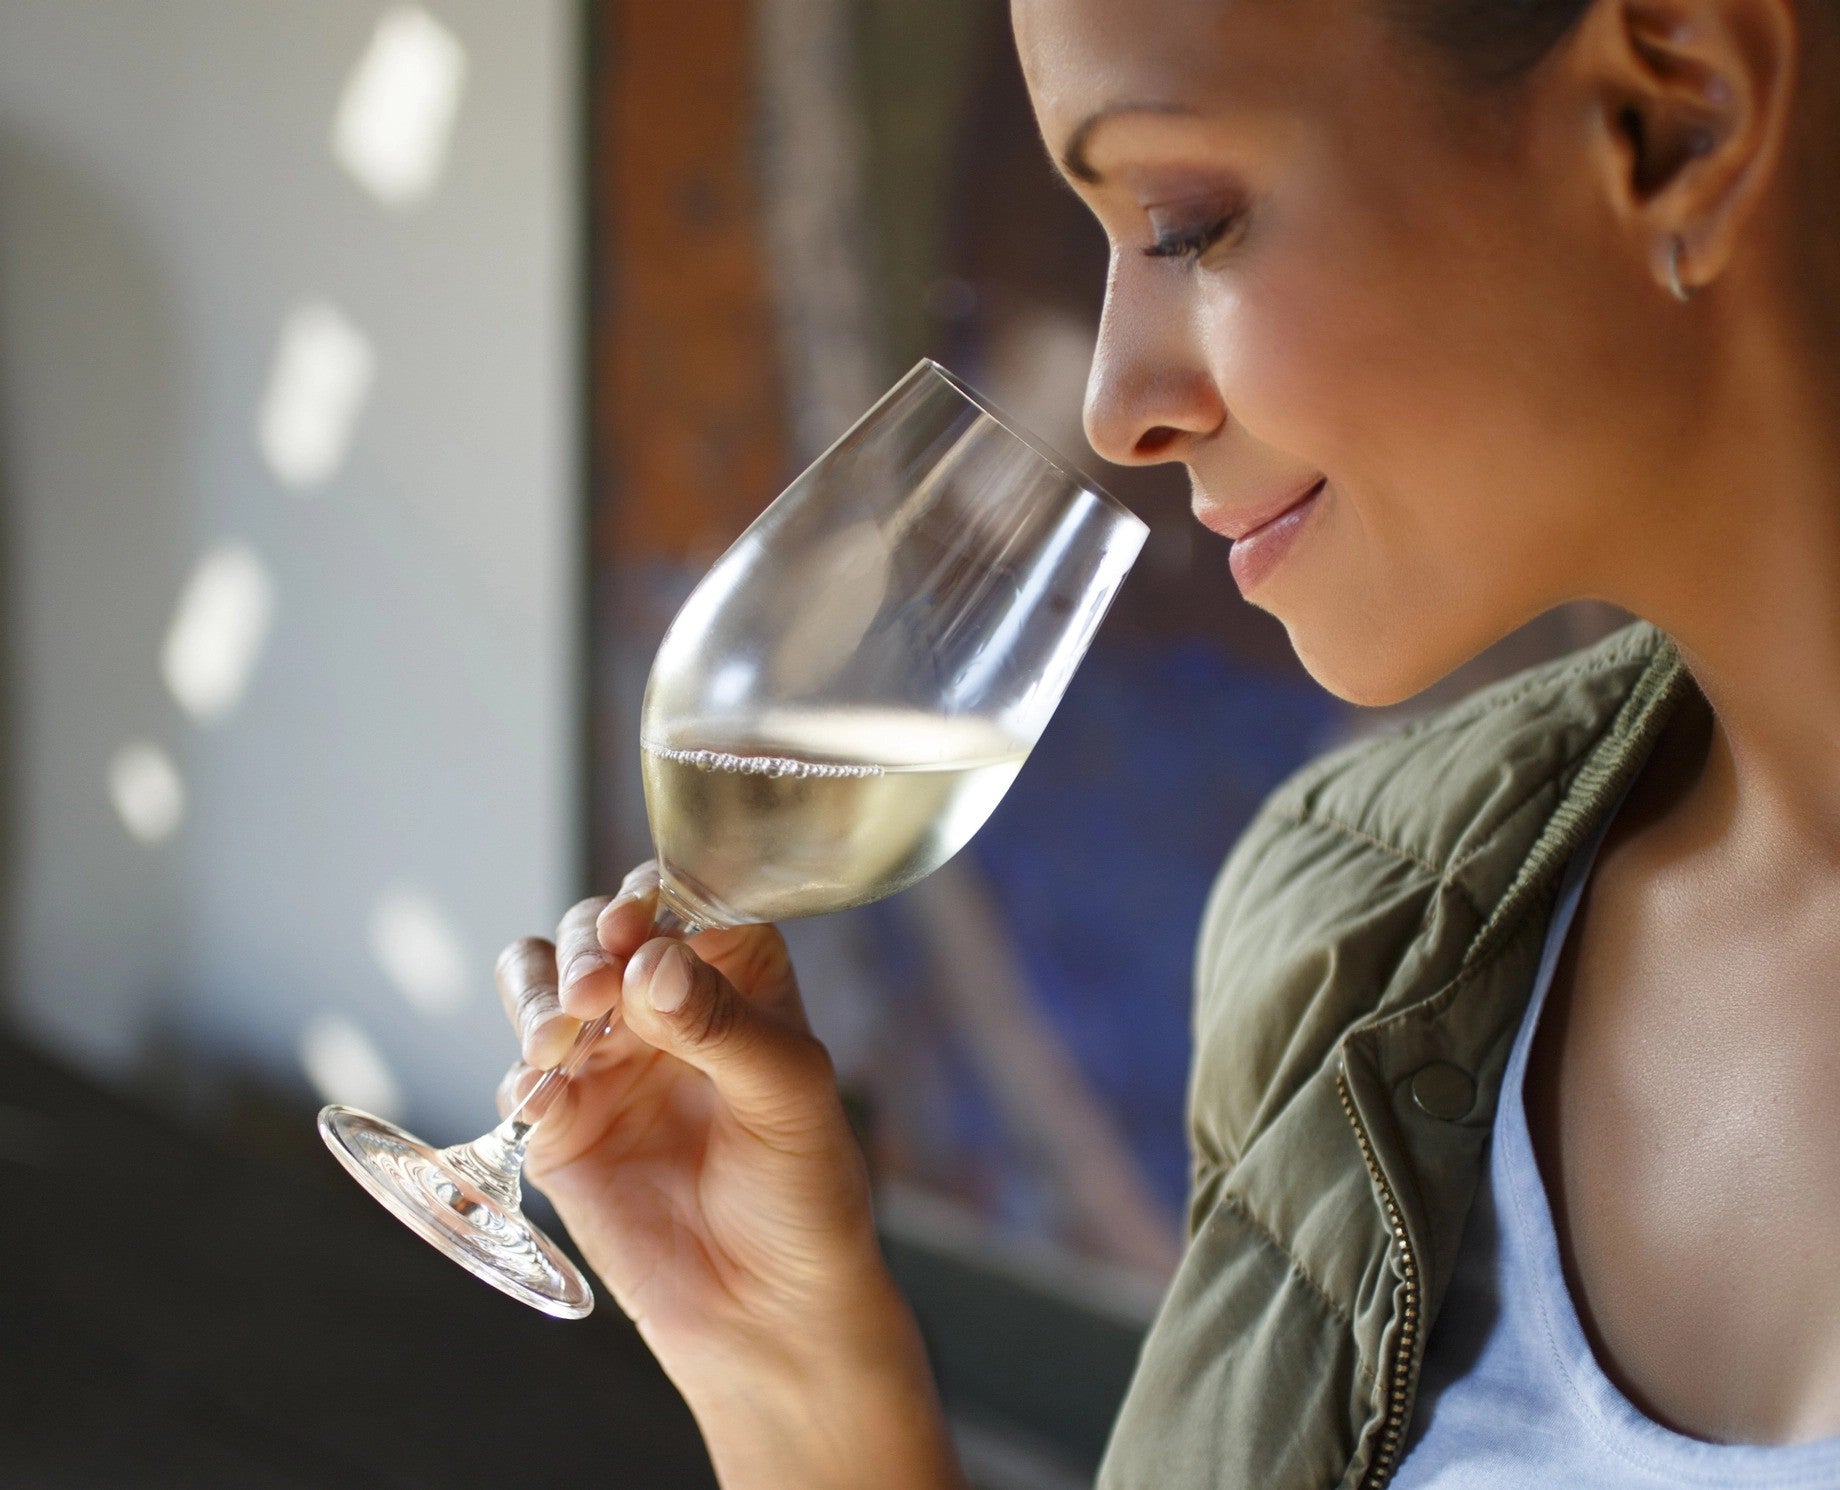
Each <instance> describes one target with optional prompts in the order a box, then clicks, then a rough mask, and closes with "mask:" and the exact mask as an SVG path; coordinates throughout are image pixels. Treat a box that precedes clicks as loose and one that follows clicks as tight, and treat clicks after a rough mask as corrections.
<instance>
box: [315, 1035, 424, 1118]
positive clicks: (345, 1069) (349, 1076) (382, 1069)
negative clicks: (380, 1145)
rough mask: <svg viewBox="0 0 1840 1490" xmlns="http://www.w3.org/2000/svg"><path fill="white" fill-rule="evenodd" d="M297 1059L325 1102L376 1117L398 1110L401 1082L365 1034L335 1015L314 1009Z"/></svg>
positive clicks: (389, 1115) (399, 1113) (393, 1115)
mask: <svg viewBox="0 0 1840 1490" xmlns="http://www.w3.org/2000/svg"><path fill="white" fill-rule="evenodd" d="M299 1053H300V1064H301V1068H302V1069H303V1070H305V1072H306V1073H307V1080H309V1081H310V1082H312V1083H313V1089H314V1090H315V1091H316V1092H318V1093H319V1094H320V1096H321V1097H322V1098H324V1099H325V1100H326V1101H328V1102H345V1103H348V1104H350V1105H351V1106H353V1107H361V1108H363V1109H364V1111H366V1112H373V1113H375V1114H376V1115H377V1116H378V1117H382V1118H392V1119H395V1118H400V1117H401V1116H402V1115H403V1092H402V1085H401V1083H399V1082H398V1081H397V1079H396V1077H395V1074H394V1073H393V1072H392V1071H391V1070H390V1067H389V1063H388V1062H387V1061H385V1060H384V1058H383V1055H382V1053H381V1052H380V1051H379V1050H378V1049H377V1047H376V1046H375V1045H373V1044H372V1043H371V1040H370V1037H369V1036H368V1035H366V1034H365V1033H364V1031H363V1030H361V1029H359V1028H358V1027H357V1025H355V1024H353V1023H352V1022H351V1021H350V1020H349V1019H346V1018H345V1017H344V1016H342V1015H339V1014H318V1015H315V1016H314V1017H313V1018H312V1019H311V1020H309V1021H308V1022H307V1025H306V1027H305V1028H304V1029H303V1030H301V1032H300V1046H299Z"/></svg>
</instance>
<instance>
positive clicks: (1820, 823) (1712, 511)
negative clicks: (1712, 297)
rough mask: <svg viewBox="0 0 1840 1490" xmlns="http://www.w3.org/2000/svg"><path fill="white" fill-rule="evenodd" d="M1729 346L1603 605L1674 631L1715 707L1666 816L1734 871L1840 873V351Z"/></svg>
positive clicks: (1800, 343)
mask: <svg viewBox="0 0 1840 1490" xmlns="http://www.w3.org/2000/svg"><path fill="white" fill-rule="evenodd" d="M1734 340H1735V338H1734ZM1785 346H1787V347H1790V348H1791V350H1788V351H1785V350H1784V348H1785ZM1730 350H1731V355H1730V356H1729V357H1726V358H1721V359H1720V363H1721V364H1722V366H1721V367H1720V369H1719V372H1720V374H1722V375H1714V374H1713V373H1712V370H1710V369H1709V374H1708V378H1707V384H1708V399H1707V403H1706V409H1707V411H1708V417H1707V420H1706V426H1705V428H1703V429H1702V430H1701V431H1700V432H1699V435H1700V438H1698V439H1697V440H1696V441H1695V442H1694V447H1693V449H1692V451H1691V453H1690V455H1689V457H1688V459H1687V460H1685V461H1684V462H1683V467H1684V471H1683V482H1682V485H1681V488H1680V489H1679V490H1678V492H1677V493H1676V494H1675V500H1673V501H1672V502H1671V503H1668V504H1664V505H1663V506H1662V508H1661V509H1660V510H1659V513H1658V519H1657V522H1656V524H1655V526H1654V531H1653V532H1651V533H1650V534H1649V535H1647V538H1646V540H1645V541H1643V542H1641V543H1639V544H1637V545H1632V547H1631V552H1630V554H1629V559H1630V561H1631V562H1630V565H1629V570H1630V572H1629V573H1627V574H1626V575H1624V576H1622V578H1625V579H1627V580H1628V586H1627V589H1628V593H1627V595H1626V596H1612V597H1611V598H1613V599H1616V600H1617V601H1618V603H1619V604H1622V605H1624V606H1625V607H1626V608H1628V609H1630V610H1632V611H1634V612H1635V613H1636V614H1638V615H1641V616H1644V617H1646V618H1647V619H1649V620H1651V621H1653V622H1654V623H1655V624H1656V625H1657V626H1660V627H1661V628H1662V629H1663V630H1665V631H1666V632H1667V633H1668V634H1669V635H1670V636H1672V637H1673V638H1674V640H1675V642H1676V644H1677V645H1678V646H1679V648H1680V652H1681V656H1682V658H1683V660H1684V661H1685V662H1686V664H1687V666H1688V668H1689V670H1690V671H1691V672H1692V674H1693V677H1694V680H1695V682H1696V683H1697V684H1698V685H1699V688H1700V691H1701V692H1702V693H1703V694H1704V695H1705V697H1706V699H1707V701H1708V702H1709V703H1710V704H1711V707H1712V712H1713V719H1712V727H1711V735H1710V739H1709V742H1708V748H1707V749H1706V751H1705V753H1704V757H1703V765H1702V766H1701V768H1700V770H1699V774H1698V777H1697V779H1696V780H1695V781H1694V782H1693V783H1692V784H1691V786H1690V789H1689V791H1688V793H1687V794H1686V795H1685V796H1684V797H1683V798H1682V800H1681V803H1680V811H1681V813H1682V814H1683V815H1684V816H1685V817H1687V818H1689V819H1691V820H1692V821H1694V822H1695V823H1696V824H1697V825H1698V826H1699V827H1700V828H1701V829H1702V830H1703V831H1704V832H1705V833H1706V835H1707V836H1708V837H1709V838H1710V840H1711V841H1712V842H1715V843H1716V844H1717V845H1718V848H1719V853H1720V855H1721V857H1722V858H1723V859H1724V861H1725V862H1727V863H1728V864H1730V865H1732V866H1733V867H1739V868H1744V869H1747V870H1751V871H1756V872H1762V871H1763V870H1765V869H1766V868H1768V869H1771V870H1774V871H1778V872H1781V871H1792V872H1796V873H1814V874H1819V875H1822V876H1834V875H1840V380H1836V379H1834V378H1833V377H1832V375H1831V371H1830V370H1831V369H1832V368H1833V367H1834V366H1836V365H1840V347H1836V348H1832V349H1827V355H1825V356H1820V355H1817V349H1812V348H1809V347H1808V346H1807V344H1806V339H1805V335H1804V334H1801V333H1796V334H1793V335H1791V336H1784V337H1780V338H1777V345H1776V346H1775V347H1769V346H1761V345H1752V346H1749V347H1739V346H1733V347H1731V349H1730Z"/></svg>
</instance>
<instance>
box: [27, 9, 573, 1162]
mask: <svg viewBox="0 0 1840 1490" xmlns="http://www.w3.org/2000/svg"><path fill="white" fill-rule="evenodd" d="M427 9H428V11H429V13H430V14H432V15H433V16H435V17H436V18H437V19H438V20H439V21H440V23H441V24H442V25H443V26H445V27H446V28H447V29H448V30H449V31H450V32H451V33H452V34H453V35H454V36H455V37H457V38H458V40H459V41H460V42H461V44H462V45H463V46H464V48H465V52H466V57H467V63H468V66H467V70H466V74H465V83H464V88H463V91H462V94H461V101H460V105H459V111H458V115H457V119H456V123H455V125H454V129H453V133H452V136H451V148H450V151H449V154H448V157H447V167H446V170H445V172H444V174H443V175H442V176H441V178H440V179H439V181H438V183H437V185H436V187H435V189H434V190H433V192H432V194H431V195H429V196H428V197H427V198H426V199H425V200H423V201H421V202H419V203H417V204H414V205H411V206H407V207H398V208H391V207H387V206H385V205H383V204H382V203H380V202H379V201H378V200H376V199H375V198H374V197H373V196H371V195H370V194H368V193H367V192H366V191H365V190H364V189H363V188H362V187H361V186H360V185H359V184H358V183H357V181H356V180H355V179H354V178H353V177H352V176H351V175H350V174H348V173H347V172H346V171H345V170H344V169H342V168H341V167H340V165H339V164H338V163H337V161H336V160H335V159H334V157H333V153H332V150H331V134H332V121H333V115H334V110H335V106H336V104H337V102H338V99H339V97H340V94H341V90H342V88H343V87H344V84H345V81H346V78H347V76H348V74H349V73H350V72H351V69H352V67H353V65H354V64H355V62H356V61H357V59H358V57H359V56H360V54H361V53H362V52H363V51H364V49H365V47H366V44H367V43H368V41H369V40H370V38H371V36H372V33H373V29H374V28H375V26H376V25H377V22H378V19H379V16H380V15H381V14H382V13H383V11H384V10H385V6H384V5H383V4H381V3H377V0H294V3H281V0H262V3H256V0H236V3H226V0H159V3H150V0H0V499H3V506H0V552H3V555H4V557H3V568H0V649H3V653H4V656H5V658H6V670H7V677H6V695H5V708H4V714H3V715H0V724H3V725H4V735H3V736H0V749H3V751H4V755H3V758H0V763H3V768H4V774H3V776H0V840H3V845H4V862H5V865H6V869H5V881H4V890H5V909H6V923H5V931H6V937H5V945H4V952H5V967H4V975H5V979H6V994H5V996H4V997H5V1004H6V1006H7V1009H6V1013H7V1017H8V1018H10V1020H11V1022H12V1023H13V1024H14V1025H15V1026H16V1027H17V1028H18V1029H19V1030H21V1031H22V1032H23V1033H24V1034H25V1035H26V1037H27V1038H28V1039H31V1040H33V1041H36V1042H38V1043H40V1044H42V1045H45V1046H47V1047H49V1048H53V1049H55V1050H57V1051H59V1052H62V1053H64V1054H66V1055H67V1056H69V1057H72V1058H74V1059H75V1060H77V1061H78V1062H80V1063H81V1064H84V1065H86V1066H88V1067H89V1068H91V1069H93V1070H96V1071H98V1072H102V1073H109V1074H114V1075H118V1076H124V1077H127V1076H132V1075H133V1073H134V1072H136V1070H137V1069H139V1068H141V1067H142V1066H144V1064H145V1063H146V1062H147V1060H148V1059H150V1057H151V1053H152V1052H153V1051H154V1050H156V1049H157V1048H160V1047H169V1046H171V1044H172V1043H173V1042H178V1043H179V1044H181V1045H182V1046H183V1047H184V1048H185V1049H187V1050H189V1051H192V1052H198V1053H202V1054H203V1055H204V1056H206V1057H208V1058H211V1059H216V1060H221V1061H223V1062H225V1063H228V1064H233V1065H236V1066H239V1067H250V1066H253V1067H256V1068H259V1069H261V1070H264V1071H267V1072H269V1073H272V1074H273V1075H275V1076H277V1077H278V1078H280V1079H282V1080H284V1081H287V1082H300V1081H302V1079H303V1078H302V1076H301V1065H300V1060H299V1042H300V1036H301V1033H302V1031H303V1029H304V1028H306V1027H308V1026H309V1025H310V1024H311V1023H312V1021H313V1020H314V1019H315V1017H316V1016H318V1015H321V1014H323V1013H326V1012H333V1013H337V1014H339V1015H342V1016H344V1017H347V1018H349V1019H351V1020H352V1021H354V1022H355V1023H356V1024H357V1025H358V1026H359V1027H360V1028H361V1030H362V1031H363V1032H364V1033H365V1034H366V1036H367V1037H368V1038H369V1039H370V1040H371V1041H372V1042H373V1043H374V1044H375V1046H376V1047H377V1048H378V1049H379V1050H380V1052H381V1053H382V1054H383V1055H384V1057H385V1058H386V1059H387V1061H388V1062H389V1064H390V1066H391V1067H392V1068H394V1070H395V1072H396V1074H397V1077H398V1078H399V1081H400V1083H401V1084H402V1086H403V1087H404V1088H405V1089H406V1091H407V1093H408V1098H409V1100H408V1104H407V1111H408V1114H409V1116H410V1117H411V1118H412V1119H414V1120H416V1121H420V1122H424V1123H427V1124H429V1125H431V1126H440V1127H442V1128H443V1129H445V1128H446V1127H448V1126H453V1127H454V1128H455V1129H456V1131H455V1132H454V1133H453V1134H452V1135H450V1136H460V1134H459V1131H458V1130H460V1129H468V1128H474V1127H477V1126H480V1125H481V1123H482V1122H483V1120H484V1119H485V1118H486V1117H487V1116H488V1115H489V1111H490V1095H491V1088H492V1084H493V1082H494V1080H495V1079H496V1076H497V1074H498V1072H499V1070H500V1069H501V1068H502V1066H503V1064H504V1062H505V1060H506V1059H508V1058H509V1056H510V1054H511V1042H510V1039H509V1036H508V1034H507V1032H506V1031H505V1030H504V1027H503V1025H502V1021H501V1019H500V1016H499V1014H498V1013H497V1010H496V1007H495V1000H494V997H493V994H492V989H491V959H492V956H493V954H494V953H495V951H496V950H497V948H498V947H499V946H500V945H501V944H502V943H503V942H504V941H506V940H508V939H509V938H510V937H512V936H513V935H515V934H517V933H519V932H522V931H525V930H530V929H536V928H541V927H543V926H545V925H547V924H553V922H554V919H555V916H556V914H557V913H558V911H559V910H560V909H562V908H563V906H564V905H565V904H566V901H567V900H568V899H569V898H570V896H571V894H572V892H573V891H574V889H575V886H574V884H573V878H574V872H575V867H576V866H575V854H576V848H577V825H576V824H575V822H574V820H573V816H572V814H573V811H574V809H575V806H576V801H575V798H576V777H577V768H578V761H577V758H576V754H577V752H576V740H577V735H578V730H577V722H576V721H577V700H576V696H575V694H576V670H577V665H578V656H579V646H580V637H579V636H578V634H577V633H578V630H579V623H578V598H577V590H578V586H577V569H578V567H579V560H578V534H579V532H580V531H581V529H582V523H581V520H580V517H579V512H578V498H577V493H576V490H575V475H576V472H575V465H576V462H575V451H576V445H577V418H576V404H577V391H576V389H577V370H576V366H575V362H576V357H575V344H576V340H577V332H578V320H579V316H580V307H579V305H578V296H577V293H576V272H577V266H576V257H577V234H578V227H577V221H578V214H579V210H580V204H579V200H578V197H579V192H578V188H577V183H576V157H577V148H578V139H577V135H578V131H577V127H576V122H575V119H576V111H577V97H576V93H577V88H576V72H577V47H578V38H577V35H576V14H575V7H574V6H573V5H572V4H570V3H568V0H519V3H518V4H516V5H507V4H503V3H501V0H428V5H427ZM316 298H325V299H329V300H330V301H332V302H333V303H335V304H336V305H337V306H339V307H340V308H341V309H342V310H343V312H344V313H345V314H346V315H347V316H348V317H349V318H350V320H351V321H352V322H353V323H354V324H355V325H356V326H358V327H359V328H361V330H362V331H363V332H364V333H365V334H366V335H367V336H368V337H369V339H370V341H371V343H372V345H373V347H374V349H375V356H376V373H375V379H374V383H373V385H372V388H371V392H370V395H369V397H368V399H367V401H366V402H365V404H364V406H363V408H362V411H361V413H360V415H359V417H358V419H357V422H356V425H355V433H354V437H353V440H352V443H351V446H350V451H349V457H348V459H347V460H346V462H345V463H344V465H343V467H342V468H341V469H340V470H339V471H338V472H337V473H336V475H334V476H333V477H332V478H331V479H329V480H328V481H326V482H325V483H324V484H323V485H322V486H320V487H319V488H318V489H317V490H315V491H313V492H311V493H309V494H301V493H298V492H295V491H291V490H288V489H286V488H285V487H284V486H283V485H282V484H281V483H280V482H279V481H278V480H277V479H276V477H275V476H274V475H273V474H272V473H271V471H270V470H269V468H268V466H267V465H266V464H265V463H264V460H263V458H262V454H261V450H260V448H259V446H258V442H257V437H256V427H257V415H258V408H259V405H260V401H261V397H262V392H263V388H264V385H265V382H266V379H267V377H268V372H269V366H270V362H271V359H272V358H273V356H274V352H275V348H276V340H277V336H278V333H279V329H280V327H281V324H282V321H283V318H284V317H285V316H286V315H287V314H288V312H289V311H290V310H291V309H293V308H294V307H295V306H297V305H298V304H300V303H302V302H303V301H306V300H309V299H316ZM224 540H237V541H240V542H242V543H246V544H247V545H248V546H249V547H250V548H251V549H252V550H253V551H254V552H255V553H256V554H257V555H258V557H259V559H260V560H261V562H262V563H263V564H264V565H265V566H266V568H267V571H268V573H269V574H270V576H271V577H272V581H273V587H274V596H275V608H274V620H273V625H272V629H271V630H270V632H269V634H268V639H267V643H266V646H265V647H264V649H263V651H262V653H261V654H260V656H259V658H258V660H257V662H256V665H255V668H254V671H253V673H252V674H251V676H250V681H249V683H248V686H247V688H246V691H245V692H244V693H243V695H242V697H241V699H240V701H239V703H238V704H237V706H236V708H235V709H234V711H233V712H232V713H231V714H230V715H229V716H228V717H227V718H225V719H223V720H221V721H220V722H217V723H215V724H200V723H198V722H196V721H195V720H194V719H193V718H192V717H190V716H189V715H188V714H187V713H186V712H185V711H184V710H183V709H181V708H180V707H179V706H178V704H177V703H176V701H175V699H174V697H173V696H172V695H171V694H170V693H169V691H168V690H167V687H166V685H165V683H164V682H163V681H162V678H161V675H160V668H159V663H160V654H161V647H162V643H163V638H164V635H165V632H166V629H167V627H168V625H169V623H170V621H171V619H172V617H173V614H174V607H175V604H176V602H177V597H178V595H179V593H180V590H181V588H182V587H183V585H184V584H185V581H186V579H187V576H188V575H189V574H190V573H191V571H192V568H193V566H194V564H195V563H196V562H197V561H198V559H199V558H200V556H201V555H202V554H203V553H205V552H206V551H207V550H208V549H209V548H210V547H211V546H212V545H213V544H216V543H218V542H221V541H224ZM132 738H146V739H149V740H152V741H154V742H156V743H157V744H159V745H160V746H161V747H162V748H164V749H165V750H167V751H168V752H169V753H170V754H171V756H172V758H173V759H174V760H175V761H176V763H177V764H178V766H179V769H180V772H181V773H182V776H183V778H184V781H185V785H186V788H187V791H188V793H189V807H188V811H187V813H186V815H185V817H184V820H183V822H182V825H181V826H180V827H179V829H178V830H177V832H176V834H174V836H172V837H171V838H170V839H168V840H166V841H164V842H161V843H157V844H152V845H149V844H145V843H141V842H137V841H136V840H135V839H134V838H133V837H131V836H130V835H129V834H128V833H127V832H126V831H125V829H124V826H123V823H122V821H121V820H120V819H119V818H118V816H117V815H116V812H115V809H114V808H113V807H112V806H111V803H110V800H109V796H108V791H107V776H108V770H109V763H110V760H111V758H112V756H113V755H114V754H115V752H116V750H117V749H118V747H119V746H120V745H121V744H122V743H123V742H124V741H126V740H129V739H132ZM400 885H410V886H414V887H418V888H419V890H420V891H421V892H423V893H425V894H426V896H428V897H429V898H430V899H431V900H432V901H433V903H434V904H435V905H436V906H437V907H438V908H439V909H440V911H441V913H442V915H443V916H445V918H446V919H447V921H448V922H449V923H450V925H451V927H452V929H453V931H454V933H455V936H456V938H457V941H458V947H459V951H460V953H461V957H462V962H463V967H464V979H463V983H464V986H463V988H462V990H461V997H460V999H459V1001H458V1002H457V1004H456V1005H455V1006H453V1007H451V1008H450V1009H448V1010H446V1011H445V1012H434V1013H428V1012H425V1011H423V1010H421V1009H418V1008H417V1007H415V1006H414V1005H413V1004H412V1003H411V1001H410V1000H409V999H407V998H405V997H404V995H403V994H402V993H401V992H400V991H399V990H398V989H397V988H396V987H395V986H394V985H393V984H392V982H391V981H390V979H389V978H388V977H386V976H385V974H384V972H383V971H382V970H381V968H380V966H379V964H378V962H377V960H376V959H375V957H374V955H373V949H372V947H371V944H370V942H371V933H370V925H369V922H370V919H371V916H372V913H373V910H374V908H375V906H376V904H377V902H378V899H379V897H380V896H382V895H385V894H387V893H388V892H389V891H390V889H391V888H392V887H394V886H400Z"/></svg>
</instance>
